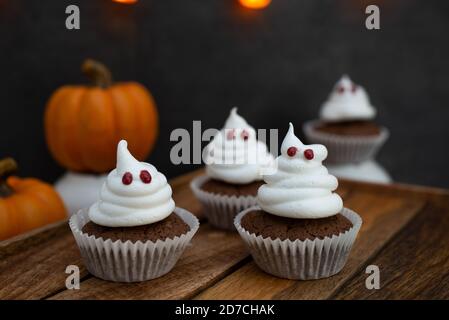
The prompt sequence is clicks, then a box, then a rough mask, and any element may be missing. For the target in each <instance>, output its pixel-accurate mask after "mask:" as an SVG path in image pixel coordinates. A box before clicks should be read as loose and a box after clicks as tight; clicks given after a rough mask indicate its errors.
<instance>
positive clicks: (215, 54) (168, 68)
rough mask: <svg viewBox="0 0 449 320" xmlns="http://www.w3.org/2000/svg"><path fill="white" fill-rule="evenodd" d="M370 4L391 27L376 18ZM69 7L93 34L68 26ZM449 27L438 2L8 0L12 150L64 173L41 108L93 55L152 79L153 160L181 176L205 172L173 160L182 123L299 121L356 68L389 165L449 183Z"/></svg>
mask: <svg viewBox="0 0 449 320" xmlns="http://www.w3.org/2000/svg"><path fill="white" fill-rule="evenodd" d="M369 3H376V4H378V5H379V6H380V8H381V28H382V29H381V30H380V31H368V30H366V29H365V27H364V24H365V22H364V21H365V17H366V15H365V14H364V8H365V6H366V5H367V4H369ZM69 4H77V5H78V6H79V7H80V9H81V30H77V31H73V30H72V31H69V30H66V29H65V19H66V14H65V7H66V6H67V5H69ZM448 31H449V2H448V1H437V0H435V1H417V0H416V1H412V0H395V1H386V0H384V1H374V2H373V1H370V2H367V1H354V0H346V1H336V0H326V1H325V0H301V1H297V0H273V2H272V4H271V5H270V6H269V7H268V8H267V9H266V10H263V11H250V10H246V9H243V8H242V7H240V6H239V5H238V3H237V0H189V1H182V0H176V1H175V0H163V1H156V0H140V1H139V3H138V4H136V5H132V6H127V5H121V4H116V3H112V2H111V1H109V0H71V1H65V0H57V1H56V0H53V1H50V0H39V1H38V0H28V1H25V0H14V1H11V0H0V41H1V47H0V48H1V50H0V71H1V73H2V76H1V77H0V103H1V109H0V110H1V111H0V119H1V131H0V132H1V134H0V157H3V156H14V157H15V158H16V159H17V160H18V161H19V162H20V165H21V168H22V170H21V174H22V175H33V176H37V177H40V178H44V179H46V180H48V181H53V180H54V179H56V178H57V177H58V176H59V175H60V174H61V173H62V172H63V169H62V168H60V167H58V165H57V164H56V163H55V162H54V161H53V160H52V158H51V156H50V154H49V153H48V151H47V148H46V145H45V141H44V135H43V124H42V117H43V111H44V106H45V102H46V100H47V99H48V97H49V96H50V94H51V93H52V92H53V90H55V89H56V88H57V87H58V86H61V85H63V84H70V83H83V82H84V81H85V79H84V78H83V77H82V75H81V74H80V72H79V66H80V63H81V61H82V60H83V59H84V58H86V57H92V58H96V59H100V60H102V61H104V62H105V63H106V64H107V65H109V66H110V67H111V69H112V70H113V73H114V75H115V78H116V79H118V80H138V81H140V82H142V83H143V84H145V85H146V86H147V87H148V88H150V90H151V91H152V93H153V95H154V97H155V99H156V101H157V103H158V107H159V112H160V117H161V134H160V136H159V140H158V143H157V146H156V149H155V151H154V152H153V153H152V154H151V156H150V157H149V161H150V162H152V163H153V164H155V165H156V166H157V167H158V168H159V169H160V170H161V171H163V172H165V173H166V174H167V175H168V176H170V177H171V176H174V175H177V174H179V173H181V172H185V171H189V170H192V169H193V166H174V165H172V164H171V163H170V160H169V150H170V147H171V146H172V145H173V143H170V141H169V134H170V132H171V130H172V129H174V128H178V127H183V128H187V129H189V130H191V127H192V120H203V126H204V127H215V128H217V127H218V128H220V127H221V126H222V124H223V123H224V120H225V118H226V116H227V114H228V111H229V109H230V107H232V106H233V105H238V106H239V107H240V112H241V114H242V115H243V116H244V117H246V118H247V119H248V120H249V121H250V123H251V124H253V125H254V126H255V127H257V128H280V129H282V130H283V131H282V132H285V130H286V127H287V123H288V121H292V122H294V123H296V125H297V128H298V129H299V126H300V124H301V123H302V122H303V121H305V120H307V119H312V118H314V117H316V116H317V113H318V108H319V105H320V104H321V102H322V101H323V100H324V99H325V98H326V96H327V94H328V92H329V90H330V89H331V87H332V85H333V84H334V82H335V81H336V80H337V79H338V78H339V77H340V76H341V74H342V73H348V74H349V75H350V76H351V77H352V78H353V79H354V80H355V81H356V82H358V83H360V84H362V85H363V86H365V87H366V89H367V90H368V93H369V94H370V97H371V100H372V103H373V104H374V105H375V106H376V107H377V109H378V115H379V116H378V119H377V120H378V122H379V123H382V124H384V125H385V126H387V127H388V128H390V130H391V138H390V140H389V141H388V143H387V144H386V146H385V147H384V148H383V150H382V151H381V153H380V154H379V161H380V162H381V163H382V164H383V165H384V166H385V167H386V168H387V169H388V170H389V171H390V172H391V173H392V175H393V177H394V178H395V179H396V180H398V181H403V182H409V183H417V184H427V185H435V186H442V187H449V170H448V164H449V151H448V142H447V138H448V134H449V124H448V120H449V105H448V100H449V62H448V59H449V41H448V38H449V37H448ZM298 131H299V130H298Z"/></svg>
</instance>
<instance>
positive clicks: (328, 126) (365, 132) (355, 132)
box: [315, 121, 381, 136]
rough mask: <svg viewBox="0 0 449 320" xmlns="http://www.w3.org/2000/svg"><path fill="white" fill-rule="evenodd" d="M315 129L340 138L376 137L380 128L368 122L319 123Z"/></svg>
mask: <svg viewBox="0 0 449 320" xmlns="http://www.w3.org/2000/svg"><path fill="white" fill-rule="evenodd" d="M315 129H316V130H317V131H320V132H325V133H332V134H337V135H342V136H377V135H379V134H380V132H381V128H380V127H379V126H378V125H377V124H375V123H373V122H370V121H343V122H321V123H319V124H317V125H316V127H315Z"/></svg>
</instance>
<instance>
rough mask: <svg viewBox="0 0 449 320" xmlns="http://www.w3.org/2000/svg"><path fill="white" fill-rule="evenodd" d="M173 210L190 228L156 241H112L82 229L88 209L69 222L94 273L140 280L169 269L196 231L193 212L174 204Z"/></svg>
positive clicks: (109, 277) (161, 274)
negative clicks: (185, 231)
mask: <svg viewBox="0 0 449 320" xmlns="http://www.w3.org/2000/svg"><path fill="white" fill-rule="evenodd" d="M174 213H175V214H177V215H178V216H179V217H180V218H181V219H182V220H183V221H184V222H185V223H187V224H188V225H189V227H190V231H189V232H187V233H186V234H183V235H181V236H180V237H175V238H173V239H166V240H157V241H156V242H153V241H145V242H141V241H137V242H135V243H133V242H131V241H126V242H123V241H121V240H116V241H114V242H113V241H112V240H110V239H107V240H104V239H103V238H96V237H95V236H93V235H90V236H89V235H88V234H87V233H83V232H82V231H81V230H82V228H83V227H84V225H85V224H86V223H88V222H89V221H90V220H89V216H88V211H87V210H86V209H82V210H80V211H78V213H77V214H75V215H73V216H72V217H71V218H70V220H69V225H70V229H71V230H72V232H73V235H74V236H75V240H76V243H77V244H78V247H79V249H80V251H81V256H82V258H83V261H84V263H85V265H86V267H87V270H89V272H90V273H91V274H93V275H94V276H96V277H98V278H101V279H104V280H110V281H115V282H138V281H145V280H150V279H154V278H158V277H160V276H163V275H164V274H166V273H167V272H169V271H170V270H171V269H172V268H173V267H174V265H175V264H176V262H177V261H178V259H179V258H180V256H181V255H182V253H183V252H184V250H185V249H186V247H187V245H188V244H189V242H190V240H191V239H192V237H193V235H194V234H195V233H196V232H197V230H198V228H199V221H198V219H197V218H196V217H195V216H194V215H193V214H191V213H190V212H188V211H187V210H184V209H181V208H175V210H174Z"/></svg>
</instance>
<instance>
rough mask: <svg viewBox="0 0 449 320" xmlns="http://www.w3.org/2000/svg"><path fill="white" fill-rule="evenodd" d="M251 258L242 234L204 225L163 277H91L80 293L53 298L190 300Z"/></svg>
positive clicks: (84, 282)
mask: <svg viewBox="0 0 449 320" xmlns="http://www.w3.org/2000/svg"><path fill="white" fill-rule="evenodd" d="M247 256H248V253H247V251H246V249H245V247H244V245H243V243H242V242H241V239H240V237H239V236H238V234H236V233H231V232H223V231H218V230H216V229H212V228H211V227H210V226H208V225H204V226H201V228H200V231H199V232H198V234H197V235H195V236H194V238H193V241H192V246H191V247H190V248H188V249H187V251H186V252H185V253H184V255H183V257H182V258H181V259H180V261H179V262H178V263H177V265H176V266H175V268H174V269H173V270H172V271H171V272H170V273H168V274H166V275H165V276H163V277H161V278H158V279H154V280H151V281H146V282H141V283H131V284H126V283H114V282H109V281H103V280H100V279H97V278H94V277H91V278H89V279H87V280H85V281H83V282H82V283H81V289H80V290H66V291H63V292H61V293H59V294H56V295H55V296H53V297H51V299H186V298H190V297H191V296H193V295H195V294H196V293H198V292H199V291H200V290H202V289H204V288H206V287H208V286H210V285H211V284H213V283H214V282H216V281H218V280H220V279H221V278H223V277H225V276H226V275H227V274H229V273H230V272H232V271H233V270H234V268H236V267H237V266H238V265H239V263H241V262H242V261H243V260H244V259H245V258H246V257H247Z"/></svg>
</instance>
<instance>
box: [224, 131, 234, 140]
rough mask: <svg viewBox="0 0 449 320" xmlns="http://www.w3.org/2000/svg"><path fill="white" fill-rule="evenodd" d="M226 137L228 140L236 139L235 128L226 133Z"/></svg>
mask: <svg viewBox="0 0 449 320" xmlns="http://www.w3.org/2000/svg"><path fill="white" fill-rule="evenodd" d="M226 139H228V140H232V139H235V130H234V129H232V130H229V131H228V133H227V134H226Z"/></svg>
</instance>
